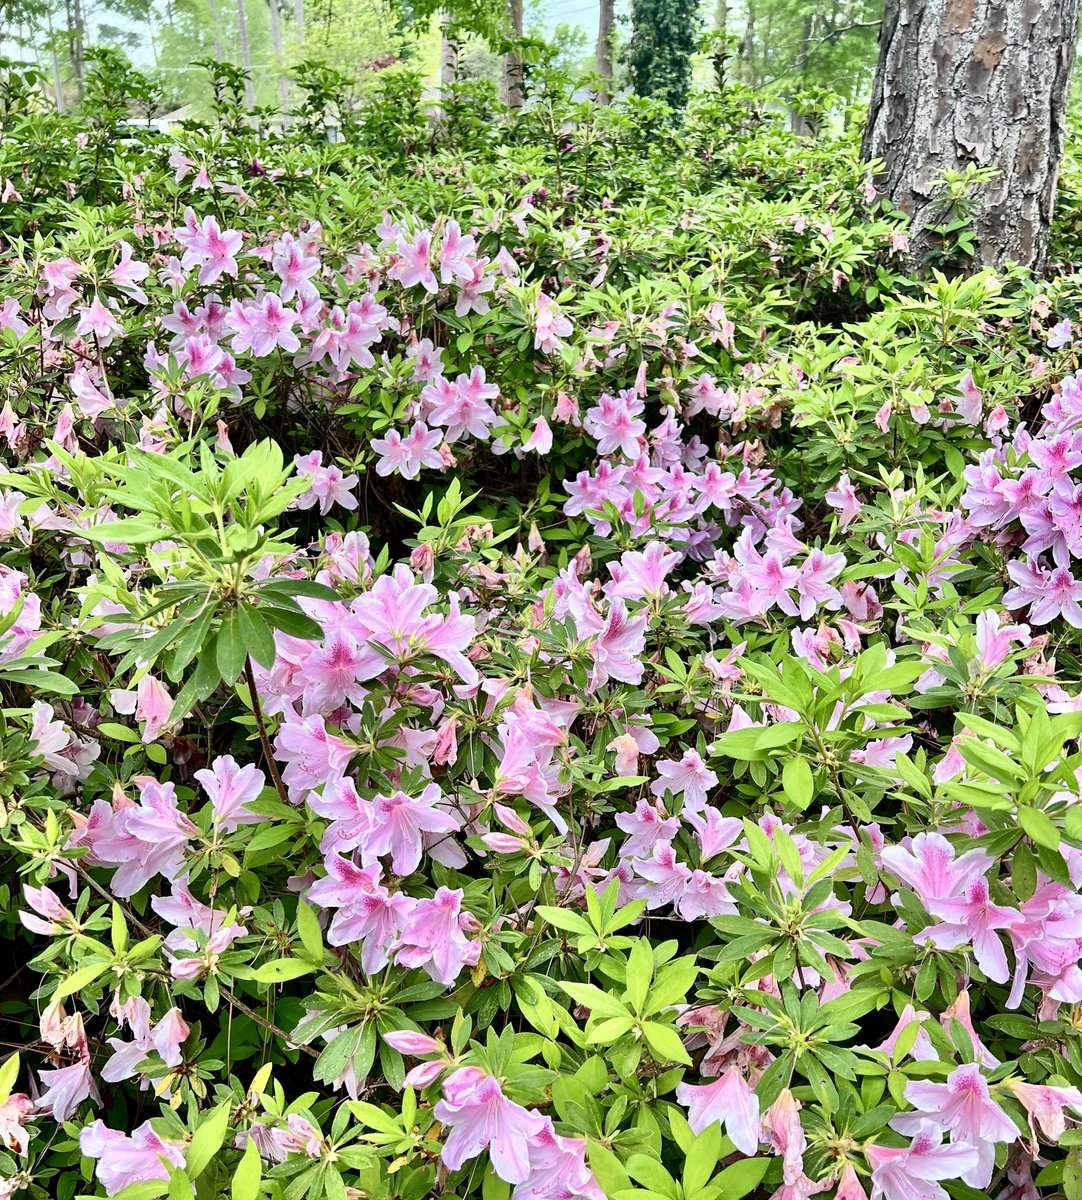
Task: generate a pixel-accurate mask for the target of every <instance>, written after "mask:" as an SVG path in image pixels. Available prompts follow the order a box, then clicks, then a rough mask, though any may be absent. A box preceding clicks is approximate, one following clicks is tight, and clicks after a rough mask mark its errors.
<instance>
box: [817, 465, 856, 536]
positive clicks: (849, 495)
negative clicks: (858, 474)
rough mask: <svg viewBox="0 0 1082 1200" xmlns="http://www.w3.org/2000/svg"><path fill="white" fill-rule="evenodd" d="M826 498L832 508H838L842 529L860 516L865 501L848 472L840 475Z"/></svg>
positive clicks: (839, 524)
mask: <svg viewBox="0 0 1082 1200" xmlns="http://www.w3.org/2000/svg"><path fill="white" fill-rule="evenodd" d="M824 499H825V500H826V502H827V504H829V505H830V507H831V508H833V509H837V511H838V527H839V528H840V529H848V528H849V526H850V525H852V523H853V522H854V521H855V520H856V519H857V518H858V517H859V516H860V514H861V511H862V509H863V501H862V500H861V499H860V496H858V495H857V491H856V489H855V488H854V487H853V484H852V482H851V481H850V479H849V475H848V473H846V474H843V475H841V476H840V477H839V479H838V482H837V483H836V484H835V486H834V487H833V488H832V489H831V490H830V491H829V492H827V494H826V496H825V497H824Z"/></svg>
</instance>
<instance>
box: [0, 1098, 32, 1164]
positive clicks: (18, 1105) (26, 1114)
mask: <svg viewBox="0 0 1082 1200" xmlns="http://www.w3.org/2000/svg"><path fill="white" fill-rule="evenodd" d="M33 1112H34V1102H33V1100H31V1099H30V1097H29V1096H28V1095H26V1093H25V1092H13V1093H12V1094H11V1095H10V1096H8V1098H7V1099H6V1100H5V1101H4V1102H3V1103H2V1104H0V1149H5V1150H13V1151H14V1152H15V1153H16V1154H26V1151H27V1147H28V1146H29V1145H30V1134H29V1132H28V1131H27V1129H26V1122H27V1121H28V1120H30V1118H31V1116H32V1115H33Z"/></svg>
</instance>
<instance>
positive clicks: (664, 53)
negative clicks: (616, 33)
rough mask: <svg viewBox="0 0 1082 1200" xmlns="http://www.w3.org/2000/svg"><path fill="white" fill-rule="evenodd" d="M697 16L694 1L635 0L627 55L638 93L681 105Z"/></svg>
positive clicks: (688, 82)
mask: <svg viewBox="0 0 1082 1200" xmlns="http://www.w3.org/2000/svg"><path fill="white" fill-rule="evenodd" d="M700 19H701V18H700V15H699V4H698V3H697V0H634V2H633V4H632V6H631V39H630V41H629V42H628V46H627V52H626V54H627V65H628V70H629V73H630V75H631V84H632V87H633V88H634V89H635V92H636V93H637V94H638V95H640V96H652V97H654V98H655V99H657V100H664V101H665V103H666V104H668V105H669V106H670V107H671V108H673V109H677V110H678V109H681V108H683V107H684V105H685V104H686V103H687V98H688V92H689V91H690V90H691V56H692V54H693V53H694V52H695V47H696V44H697V35H698V28H699V23H700Z"/></svg>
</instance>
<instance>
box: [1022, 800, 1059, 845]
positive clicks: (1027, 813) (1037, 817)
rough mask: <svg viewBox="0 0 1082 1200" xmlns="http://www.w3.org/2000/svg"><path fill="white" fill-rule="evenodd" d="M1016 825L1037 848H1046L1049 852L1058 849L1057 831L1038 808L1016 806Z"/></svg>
mask: <svg viewBox="0 0 1082 1200" xmlns="http://www.w3.org/2000/svg"><path fill="white" fill-rule="evenodd" d="M1018 824H1019V825H1021V826H1022V828H1023V829H1024V830H1025V832H1026V834H1027V835H1028V836H1029V837H1030V838H1031V839H1032V840H1033V841H1034V842H1036V843H1037V845H1038V846H1047V847H1048V849H1049V850H1058V849H1059V841H1060V837H1059V830H1058V829H1057V828H1056V827H1055V825H1053V824H1052V822H1051V821H1050V820H1049V818H1048V817H1047V816H1046V815H1045V814H1044V813H1043V812H1041V810H1040V809H1039V808H1027V807H1025V806H1024V805H1022V804H1020V805H1019V806H1018Z"/></svg>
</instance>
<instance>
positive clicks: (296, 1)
mask: <svg viewBox="0 0 1082 1200" xmlns="http://www.w3.org/2000/svg"><path fill="white" fill-rule="evenodd" d="M293 24H294V25H295V26H296V27H297V41H298V43H299V44H300V45H302V46H303V45H304V38H305V29H304V0H293Z"/></svg>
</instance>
